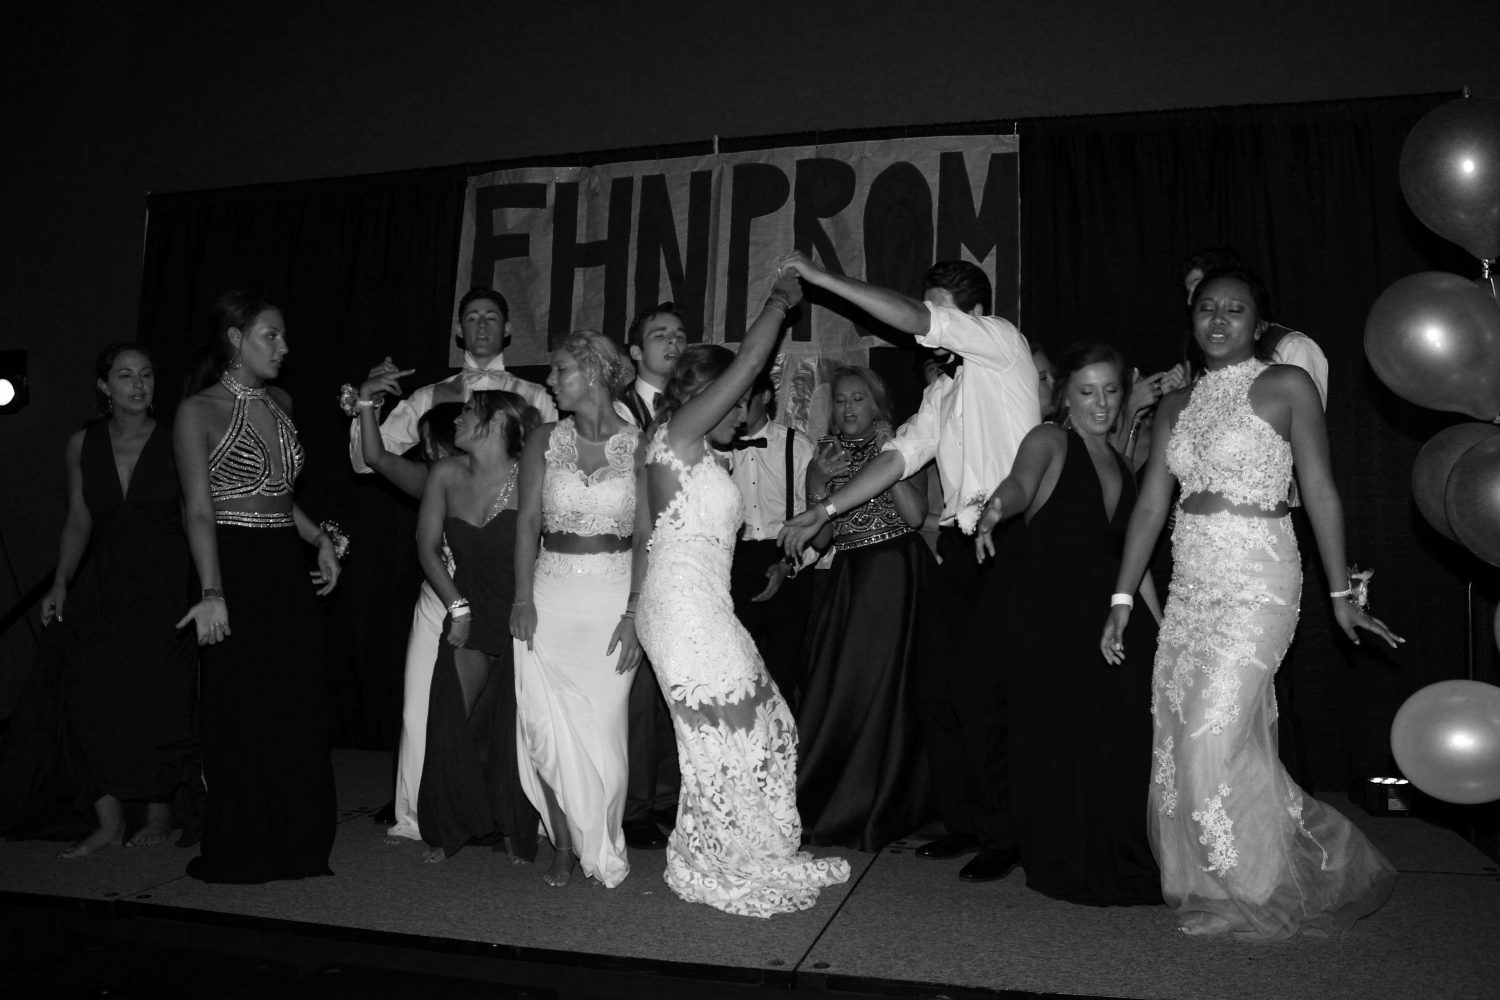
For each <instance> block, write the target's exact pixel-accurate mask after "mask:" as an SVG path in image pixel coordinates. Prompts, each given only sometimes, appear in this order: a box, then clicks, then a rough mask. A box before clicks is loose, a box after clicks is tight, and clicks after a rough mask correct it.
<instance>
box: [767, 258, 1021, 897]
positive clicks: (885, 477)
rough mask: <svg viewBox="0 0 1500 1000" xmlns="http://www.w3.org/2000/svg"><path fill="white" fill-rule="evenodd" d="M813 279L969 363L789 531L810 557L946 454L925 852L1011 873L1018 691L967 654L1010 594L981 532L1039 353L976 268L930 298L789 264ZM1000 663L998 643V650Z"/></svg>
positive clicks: (933, 622)
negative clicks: (972, 625)
mask: <svg viewBox="0 0 1500 1000" xmlns="http://www.w3.org/2000/svg"><path fill="white" fill-rule="evenodd" d="M783 267H785V268H786V269H788V270H791V271H794V272H795V273H796V274H797V275H798V276H800V277H801V278H802V280H803V281H804V282H806V283H808V284H810V285H816V286H817V287H819V288H821V289H823V290H824V291H825V292H829V293H831V294H833V295H836V296H838V297H839V298H841V299H844V300H846V301H848V302H849V303H851V304H853V305H855V306H857V307H858V308H860V309H862V310H864V311H865V312H867V313H869V314H870V315H871V316H872V317H874V318H875V319H876V320H879V321H880V322H882V323H884V324H885V325H886V326H888V327H890V328H891V329H893V330H895V331H897V332H899V333H907V334H911V335H912V336H913V337H915V338H916V341H917V343H919V344H921V345H922V346H924V347H931V348H936V349H939V350H943V351H947V352H949V353H952V354H957V355H959V356H960V357H962V358H963V365H962V366H961V367H960V368H959V370H958V372H957V373H956V374H955V375H953V376H951V377H950V376H948V375H940V376H938V377H937V378H936V379H935V380H934V381H933V383H932V384H931V385H929V386H928V387H927V389H926V391H925V392H924V393H923V394H922V405H921V407H920V408H919V409H918V410H917V413H916V415H915V416H913V417H912V418H911V419H910V420H908V421H907V422H906V423H905V424H903V425H902V426H901V429H900V430H899V431H897V433H896V437H895V439H894V440H892V441H890V442H889V443H887V444H886V446H885V450H884V451H883V452H882V453H881V454H880V455H879V456H877V457H876V458H875V459H874V460H873V461H871V462H870V463H869V464H868V465H866V466H865V467H864V468H863V469H861V470H860V472H859V473H858V474H857V475H856V476H855V477H854V478H853V479H851V480H850V481H849V482H848V483H847V484H846V485H845V486H844V487H843V488H842V489H840V490H838V491H837V492H835V493H834V494H833V495H831V496H829V497H828V498H826V500H825V501H824V502H823V503H821V504H816V503H815V504H814V505H813V506H811V507H809V508H808V510H807V512H806V513H805V514H802V515H800V516H799V517H797V518H794V519H793V520H792V521H791V522H789V523H788V525H787V527H786V529H785V530H784V531H783V532H782V542H783V546H784V547H785V548H786V549H787V551H789V552H798V551H800V550H801V548H802V546H803V545H805V544H806V542H807V541H808V540H809V539H810V538H811V537H812V535H813V534H816V532H817V531H818V529H820V528H821V527H822V526H823V525H824V524H826V523H827V522H828V521H829V520H830V519H831V518H832V517H833V516H834V515H836V514H838V513H840V512H842V511H847V510H851V509H853V508H855V507H857V506H859V505H860V504H861V503H864V502H865V501H866V500H869V499H870V498H871V497H874V496H877V495H879V494H880V493H881V492H883V491H884V490H886V489H888V488H889V487H890V486H891V485H893V484H894V483H896V482H898V481H899V480H901V479H904V478H906V477H908V476H911V475H914V474H915V473H917V472H918V471H919V470H920V469H921V468H922V467H923V466H924V465H926V464H927V463H928V462H929V461H932V460H933V459H936V460H937V468H938V476H939V478H940V479H941V482H942V489H943V516H942V519H941V521H940V522H939V528H938V555H939V557H940V559H941V560H942V562H941V564H940V566H939V570H938V572H937V573H935V574H933V580H932V591H931V593H930V594H929V595H928V597H927V599H925V600H924V601H923V616H922V620H921V624H920V633H919V634H920V636H921V643H922V657H923V663H922V679H921V691H920V693H919V706H920V709H921V713H922V724H923V728H922V731H923V738H924V741H925V743H926V745H927V755H928V761H929V764H930V765H931V773H932V780H933V785H934V788H935V790H936V792H937V799H938V808H939V811H940V812H941V815H942V819H943V823H944V825H945V826H946V827H947V828H948V835H947V836H945V837H943V838H941V839H939V840H937V841H934V842H932V843H930V844H927V845H925V846H924V847H921V848H918V850H917V853H918V854H919V855H920V856H922V857H928V858H951V857H957V856H958V855H960V854H965V853H968V852H970V851H978V854H977V856H976V857H975V858H974V859H973V860H971V861H970V862H969V863H968V864H967V865H965V866H964V868H963V870H962V871H961V872H960V873H959V877H960V878H961V879H963V880H965V881H969V882H988V881H993V880H995V879H999V878H1003V877H1005V875H1006V874H1007V873H1008V872H1009V871H1010V870H1011V868H1013V867H1014V866H1015V864H1016V862H1017V861H1018V860H1019V854H1018V853H1017V852H1016V849H1015V835H1014V833H1013V832H1012V830H1011V826H1010V816H1009V803H1008V799H1009V795H1008V787H1009V778H1008V775H1007V769H1006V757H1005V754H1006V750H1005V739H1006V727H1005V693H1004V688H1003V686H1002V684H1001V675H1002V671H1001V670H1000V668H999V666H998V665H997V664H996V663H995V662H994V657H991V656H975V655H965V652H964V650H965V648H966V639H967V635H968V630H969V619H970V617H971V616H972V614H973V613H974V612H975V611H976V610H978V609H979V608H980V607H981V606H982V605H983V604H984V603H986V602H988V601H993V600H998V599H1003V598H1002V597H1000V596H997V595H1000V594H1001V593H1002V587H1003V584H1004V571H1003V569H997V566H996V561H995V560H991V561H990V562H989V563H987V564H985V565H983V566H981V565H979V564H978V563H976V561H975V559H974V546H973V542H972V541H971V540H969V539H967V538H965V537H964V536H965V535H970V534H972V533H973V531H974V527H975V524H976V523H977V521H978V517H979V512H980V510H981V508H982V507H983V505H984V503H985V501H986V500H987V499H988V498H989V495H990V493H991V492H992V491H993V490H994V489H995V487H996V486H998V485H1000V481H1001V480H1002V479H1004V478H1005V477H1006V476H1007V475H1009V473H1010V466H1011V463H1012V462H1013V461H1014V459H1015V456H1016V451H1017V449H1018V448H1019V447H1020V444H1021V439H1022V438H1024V437H1025V436H1026V432H1027V431H1029V430H1030V429H1031V428H1032V427H1034V426H1036V425H1037V424H1038V423H1040V422H1041V411H1040V405H1039V402H1038V400H1037V373H1036V366H1035V365H1034V364H1033V363H1032V360H1031V348H1030V346H1029V345H1028V344H1027V342H1026V338H1024V337H1022V336H1021V333H1020V331H1018V330H1017V329H1016V328H1015V327H1014V326H1012V325H1011V324H1010V323H1008V322H1006V321H1005V320H1003V319H1000V318H999V317H996V316H990V315H987V314H988V313H989V311H990V301H991V291H990V281H989V278H988V277H987V276H986V275H985V273H984V272H983V271H982V270H980V269H979V268H978V267H976V266H974V265H973V264H969V263H967V262H964V261H944V262H940V263H938V264H936V265H934V266H933V267H932V268H931V269H930V270H929V271H928V272H927V275H926V278H925V280H924V284H925V286H926V292H925V293H924V295H923V300H922V301H921V302H918V301H916V300H915V299H912V298H909V297H907V296H905V295H902V294H900V293H899V292H893V291H890V290H887V289H883V288H876V287H875V286H873V285H867V284H865V283H864V282H860V281H856V280H854V279H852V278H847V277H844V276H843V275H836V274H831V273H829V272H827V271H825V270H823V269H822V268H820V267H818V266H816V265H814V264H813V263H812V262H811V261H809V260H807V259H806V258H805V257H803V256H801V255H800V254H793V255H792V256H790V257H789V258H787V260H786V262H785V263H784V264H783ZM989 650H994V654H995V656H998V655H999V652H998V647H997V646H990V647H987V649H986V651H989Z"/></svg>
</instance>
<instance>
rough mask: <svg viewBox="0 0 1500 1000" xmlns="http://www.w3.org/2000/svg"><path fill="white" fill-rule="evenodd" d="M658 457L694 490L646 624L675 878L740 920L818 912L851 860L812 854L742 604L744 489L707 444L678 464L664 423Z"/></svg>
mask: <svg viewBox="0 0 1500 1000" xmlns="http://www.w3.org/2000/svg"><path fill="white" fill-rule="evenodd" d="M646 458H647V461H648V462H652V463H658V464H662V465H666V466H668V467H669V468H671V469H672V470H673V471H675V472H676V473H677V476H678V477H679V480H680V482H681V489H680V491H679V492H678V494H677V495H676V497H674V498H673V499H672V502H671V503H670V504H669V505H668V507H667V508H666V509H665V510H664V511H662V514H661V516H660V517H659V518H658V519H657V523H656V526H655V530H654V532H653V533H652V536H651V548H650V552H651V556H650V562H649V564H648V569H647V572H646V580H645V583H644V585H643V587H642V590H641V597H640V604H639V610H638V613H637V619H636V622H637V631H638V634H639V636H640V639H641V643H642V645H643V646H644V647H645V650H646V654H647V655H648V656H649V657H650V659H651V663H652V665H653V666H654V667H655V669H656V676H657V681H658V683H660V685H661V688H662V692H663V693H664V694H665V696H666V698H667V702H668V704H669V705H670V706H671V712H672V722H673V727H674V729H675V730H676V735H677V758H678V763H679V765H680V767H681V770H682V793H681V797H680V799H679V801H678V808H677V826H676V829H675V830H673V831H672V836H671V837H670V838H669V840H668V841H667V869H666V873H665V876H664V877H665V879H666V882H667V884H668V885H669V886H671V887H672V890H673V891H674V892H676V893H677V895H678V896H680V897H682V898H683V899H685V900H688V901H689V902H696V903H707V904H708V905H709V906H713V907H717V908H718V909H720V910H724V911H725V912H727V913H735V914H742V915H746V916H756V917H769V916H771V915H773V914H776V913H788V912H792V911H795V910H805V909H807V908H808V907H810V906H812V905H813V904H814V903H815V902H816V901H817V898H818V892H819V890H820V889H821V888H822V887H823V886H826V885H833V884H836V883H839V882H844V881H847V880H848V878H849V863H848V862H847V861H846V860H844V859H842V858H825V859H819V858H814V857H813V856H812V855H811V854H809V853H807V852H805V851H802V850H800V846H801V840H802V821H801V819H800V818H799V816H798V814H797V729H796V726H795V724H794V723H793V721H792V714H791V712H790V711H789V710H788V708H787V705H786V702H785V701H784V700H783V699H782V697H781V693H780V692H779V691H777V690H776V685H775V684H774V683H772V681H771V676H770V674H769V673H767V671H766V668H765V665H764V664H763V663H762V662H761V658H760V654H759V653H758V652H757V651H756V648H755V642H754V641H753V640H752V639H751V638H750V634H749V633H748V632H746V631H745V629H744V627H743V626H742V625H740V623H739V620H738V619H736V618H735V615H734V606H733V603H732V601H731V600H730V597H729V565H730V560H731V558H732V556H733V553H734V538H735V534H736V532H737V531H738V530H739V526H740V522H741V521H742V520H743V516H744V507H743V501H742V500H741V498H740V492H739V490H738V489H737V488H736V487H735V485H734V483H733V482H732V481H731V480H730V478H729V474H728V473H727V472H725V471H724V469H723V468H722V467H721V466H720V465H719V464H718V462H716V461H715V460H714V458H713V453H712V451H711V450H710V449H708V448H707V447H706V446H705V448H704V457H703V459H702V460H701V461H700V462H698V463H697V464H696V465H694V466H692V467H691V468H689V467H688V466H686V465H684V464H683V463H682V462H681V461H680V460H679V459H677V457H676V456H675V455H673V454H672V452H671V449H670V448H669V447H668V446H667V443H666V428H665V427H664V426H663V427H661V428H659V429H658V430H657V432H656V434H655V436H654V437H653V439H652V441H651V443H650V445H649V448H648V450H647V453H646Z"/></svg>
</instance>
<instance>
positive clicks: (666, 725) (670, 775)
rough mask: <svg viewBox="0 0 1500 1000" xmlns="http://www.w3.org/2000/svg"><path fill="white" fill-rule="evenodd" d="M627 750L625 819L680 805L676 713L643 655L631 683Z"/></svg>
mask: <svg viewBox="0 0 1500 1000" xmlns="http://www.w3.org/2000/svg"><path fill="white" fill-rule="evenodd" d="M627 724H628V727H629V731H628V733H627V735H626V750H627V753H628V755H629V758H630V759H629V766H630V774H629V777H628V779H627V781H626V785H625V816H624V822H626V823H632V822H635V821H637V820H650V819H651V816H652V813H657V812H663V811H666V810H671V809H675V808H676V804H677V790H678V788H680V787H681V780H682V779H681V775H680V774H679V773H678V769H677V739H676V737H675V735H674V734H673V733H672V715H671V712H670V710H669V709H668V708H667V701H666V699H665V698H663V697H662V693H661V688H660V687H659V686H658V685H657V683H656V671H654V670H652V669H651V663H650V661H648V660H645V659H642V660H641V665H640V666H638V667H636V668H635V680H633V681H632V682H631V684H630V701H629V718H628V722H627Z"/></svg>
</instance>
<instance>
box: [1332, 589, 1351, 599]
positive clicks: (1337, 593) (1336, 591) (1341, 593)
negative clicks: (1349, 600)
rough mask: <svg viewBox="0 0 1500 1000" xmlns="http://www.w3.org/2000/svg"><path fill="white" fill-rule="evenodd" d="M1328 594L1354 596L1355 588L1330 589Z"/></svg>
mask: <svg viewBox="0 0 1500 1000" xmlns="http://www.w3.org/2000/svg"><path fill="white" fill-rule="evenodd" d="M1328 596H1329V597H1353V596H1354V588H1353V587H1350V588H1349V589H1348V590H1330V591H1329V592H1328Z"/></svg>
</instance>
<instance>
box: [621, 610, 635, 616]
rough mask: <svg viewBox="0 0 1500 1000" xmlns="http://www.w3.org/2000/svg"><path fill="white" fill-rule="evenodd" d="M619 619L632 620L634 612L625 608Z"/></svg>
mask: <svg viewBox="0 0 1500 1000" xmlns="http://www.w3.org/2000/svg"><path fill="white" fill-rule="evenodd" d="M620 617H621V618H634V617H635V612H634V611H632V610H631V609H629V608H626V609H625V611H624V613H623V614H621V615H620Z"/></svg>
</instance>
